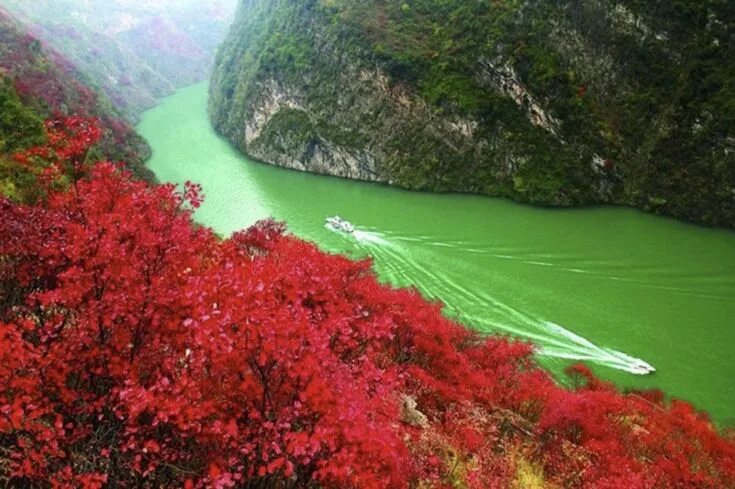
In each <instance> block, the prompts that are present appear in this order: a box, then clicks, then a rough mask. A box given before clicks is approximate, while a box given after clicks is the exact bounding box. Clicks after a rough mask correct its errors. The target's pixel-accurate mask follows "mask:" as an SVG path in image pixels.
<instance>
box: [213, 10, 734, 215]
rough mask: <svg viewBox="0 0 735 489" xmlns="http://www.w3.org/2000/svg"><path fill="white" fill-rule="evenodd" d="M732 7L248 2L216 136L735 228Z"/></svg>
mask: <svg viewBox="0 0 735 489" xmlns="http://www.w3.org/2000/svg"><path fill="white" fill-rule="evenodd" d="M734 33H735V5H734V4H732V3H731V2H725V1H722V0H709V1H705V2H700V1H693V0H680V1H677V2H674V3H671V2H643V1H638V0H623V1H612V0H584V1H582V0H563V1H560V2H544V1H538V0H537V1H520V0H513V1H503V2H485V1H479V0H477V1H459V0H449V1H448V0H413V1H406V2H403V3H394V2H381V1H377V0H369V1H359V2H358V1H356V0H343V1H336V0H301V1H297V2H287V1H278V0H277V1H268V2H266V1H265V0H244V1H242V2H241V5H240V9H239V11H238V14H237V19H236V21H235V23H234V25H233V28H232V30H231V32H230V34H229V36H228V39H227V40H226V42H225V44H224V45H223V46H222V48H221V50H220V52H219V55H218V61H217V67H216V70H215V75H214V78H213V83H212V93H211V107H210V109H211V110H210V112H211V115H212V119H213V121H214V123H215V126H216V128H217V129H218V130H219V131H220V132H221V133H223V134H224V135H226V136H227V137H228V138H229V139H230V140H232V141H233V142H234V143H235V144H236V145H237V146H238V147H240V148H241V149H242V150H243V151H245V152H246V153H247V154H249V155H251V156H253V157H256V158H258V159H261V160H264V161H266V162H269V163H273V164H277V165H281V166H287V167H291V168H296V169H300V170H306V171H314V172H319V173H328V174H333V175H339V176H344V177H349V178H358V179H365V180H376V181H381V182H387V183H391V184H395V185H399V186H402V187H407V188H412V189H421V190H431V191H463V192H474V193H481V194H487V195H495V196H504V197H510V198H513V199H515V200H519V201H523V202H530V203H534V204H542V205H561V206H567V205H580V204H591V203H615V204H628V205H633V206H636V207H639V208H642V209H645V210H648V211H652V212H658V213H662V214H667V215H672V216H675V217H678V218H682V219H687V220H691V221H695V222H700V223H706V224H710V225H726V226H733V225H735V82H733V80H735V34H734Z"/></svg>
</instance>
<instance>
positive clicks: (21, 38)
mask: <svg viewBox="0 0 735 489" xmlns="http://www.w3.org/2000/svg"><path fill="white" fill-rule="evenodd" d="M86 81H87V77H85V76H84V75H82V74H81V73H80V72H79V71H78V70H76V68H75V67H74V66H72V65H71V63H69V62H68V61H67V60H66V59H65V58H64V57H63V56H62V55H61V54H59V53H58V52H56V51H54V50H52V49H49V48H48V47H45V46H44V45H43V44H42V43H41V41H39V40H38V39H36V38H35V37H34V36H33V35H31V34H29V33H28V32H27V30H26V27H25V26H23V25H21V24H19V23H18V22H17V21H16V20H15V19H13V18H12V17H11V16H10V14H9V13H8V12H6V11H4V10H2V9H0V108H1V109H2V110H1V111H0V189H2V191H3V193H5V194H6V195H11V196H14V197H18V198H21V197H22V196H23V193H24V192H25V190H28V189H27V188H25V190H24V187H26V184H28V185H30V182H26V181H25V179H26V178H27V177H29V175H26V174H25V173H24V172H23V171H20V170H19V168H17V166H16V165H15V164H14V163H13V162H11V161H9V160H10V159H11V156H12V154H13V153H16V152H18V151H20V150H22V149H26V148H29V147H32V146H35V145H38V144H41V143H43V142H44V141H45V130H44V121H46V120H47V119H55V118H64V117H66V116H83V117H93V118H96V119H98V120H99V124H100V127H101V130H102V134H101V141H100V144H99V145H97V146H96V147H95V148H94V150H93V153H94V154H93V155H90V156H92V157H94V158H104V159H108V160H111V161H125V162H127V164H128V166H129V167H130V168H131V169H132V170H133V171H134V172H135V173H136V174H137V175H138V176H140V177H144V178H150V177H151V174H150V172H148V170H147V169H145V167H144V166H143V161H144V160H145V159H146V158H147V156H148V154H149V151H150V150H149V148H148V145H147V144H146V143H145V141H144V140H143V139H142V138H141V137H140V136H138V135H137V134H136V133H135V131H134V130H133V128H132V127H131V126H130V125H129V124H128V123H127V122H126V121H125V120H124V118H123V115H122V114H121V113H120V112H119V111H117V110H116V109H115V108H114V107H113V105H112V104H111V102H110V101H109V100H108V99H107V98H106V97H105V96H104V95H102V94H99V93H97V92H96V91H94V90H93V89H91V88H89V87H88V86H87V85H86V84H85V82H86Z"/></svg>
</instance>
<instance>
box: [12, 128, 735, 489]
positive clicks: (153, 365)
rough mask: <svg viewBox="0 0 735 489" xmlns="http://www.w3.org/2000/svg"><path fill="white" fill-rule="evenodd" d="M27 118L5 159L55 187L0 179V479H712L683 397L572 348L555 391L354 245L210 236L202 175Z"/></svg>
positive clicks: (628, 483)
mask: <svg viewBox="0 0 735 489" xmlns="http://www.w3.org/2000/svg"><path fill="white" fill-rule="evenodd" d="M48 132H49V134H48V139H49V141H50V146H48V147H40V148H37V149H35V150H33V151H32V152H31V153H32V154H29V155H26V156H28V157H34V158H37V159H41V160H43V159H44V158H47V157H48V158H50V160H49V161H48V162H47V163H49V164H50V165H52V166H53V167H56V168H67V169H71V170H72V174H70V175H69V177H70V184H69V185H66V186H64V187H61V188H59V187H55V186H51V187H50V188H48V193H47V195H46V197H47V198H46V199H42V200H40V201H38V202H37V203H36V205H33V206H29V205H21V204H18V203H14V202H11V201H8V200H7V199H5V198H3V197H1V196H0V215H2V217H3V218H2V219H0V379H2V382H0V485H2V486H3V487H31V488H34V487H47V486H51V487H63V488H72V487H75V488H76V487H84V488H93V489H98V488H102V487H144V488H147V487H151V488H153V487H162V488H169V487H183V488H185V489H194V488H196V489H204V488H258V489H297V488H317V487H318V488H322V489H345V488H350V489H411V488H415V489H456V488H462V489H509V488H510V489H516V488H517V489H521V488H523V489H528V488H539V489H540V488H546V489H561V488H564V489H585V488H596V489H618V488H626V489H658V488H662V489H663V488H698V489H721V488H729V487H733V486H735V440H733V437H732V436H733V434H732V433H727V432H723V433H720V432H718V431H717V429H716V427H714V426H713V424H712V423H711V422H710V420H709V419H708V417H707V415H706V414H704V413H700V412H697V411H696V410H695V409H694V408H692V407H691V406H690V405H688V404H687V403H685V402H682V401H668V400H666V399H665V397H664V395H663V394H662V393H660V392H654V391H649V392H628V393H621V392H619V391H618V390H617V389H616V388H615V387H614V386H612V385H611V384H607V383H605V382H602V381H600V380H598V379H596V378H595V377H594V376H593V375H592V374H591V372H590V371H589V370H587V369H586V368H585V367H583V366H575V367H573V368H571V369H569V371H568V373H569V374H570V376H571V378H572V380H573V384H574V386H575V388H574V389H572V390H567V389H564V388H562V387H560V386H559V385H558V384H557V383H556V382H555V381H554V380H553V379H552V378H551V376H550V375H549V374H548V373H547V372H545V371H543V370H542V369H541V368H540V367H539V366H538V365H537V364H536V363H535V361H534V359H533V357H532V354H533V347H532V346H531V345H529V344H525V343H518V342H514V341H511V340H509V339H508V338H504V337H492V336H491V337H488V336H480V335H478V334H477V333H473V332H471V331H470V330H468V329H465V328H463V327H462V326H460V325H459V324H457V323H455V322H453V321H451V320H449V319H447V318H446V317H445V316H444V315H443V314H442V309H441V306H440V305H439V304H437V303H430V302H427V301H426V300H424V299H423V298H422V297H421V296H420V295H419V293H418V292H417V290H416V289H394V288H392V287H390V286H388V285H385V284H380V282H379V281H378V278H377V277H376V276H375V274H374V273H373V272H372V270H371V264H370V262H369V261H361V262H355V261H351V260H350V259H348V258H346V257H343V256H339V255H335V254H328V253H324V252H322V251H320V250H319V249H317V247H316V246H314V245H313V244H311V243H307V242H305V241H302V240H300V239H298V238H296V237H293V236H290V235H288V234H285V230H284V226H283V225H280V224H277V223H274V222H272V221H265V222H260V223H258V224H257V225H255V226H253V227H252V228H250V229H247V230H243V231H241V232H237V233H235V234H233V235H232V236H231V237H230V238H229V239H221V238H219V237H217V236H216V235H215V233H214V232H213V231H212V230H211V229H209V228H206V227H203V226H201V225H196V224H194V223H193V221H192V212H193V210H194V209H196V208H197V207H198V206H199V205H200V204H201V202H202V197H201V187H199V186H197V185H194V184H191V183H187V184H186V185H185V186H184V187H183V189H181V191H180V192H177V190H176V188H175V187H174V186H173V185H165V186H150V185H148V184H146V183H145V182H142V181H139V180H132V179H131V178H130V175H129V174H127V173H126V172H120V171H118V170H117V169H116V168H114V167H113V166H111V165H110V164H105V163H100V164H96V165H89V166H85V165H80V164H79V163H80V161H82V159H83V158H85V155H87V154H88V151H89V149H90V148H91V145H93V144H94V143H95V140H96V137H97V135H98V131H96V129H95V128H94V126H93V124H89V123H88V122H86V121H79V120H73V121H72V124H71V125H66V124H64V123H56V124H54V125H52V126H51V127H49V131H48ZM48 150H50V151H48ZM41 177H42V178H39V181H38V182H37V183H38V185H39V186H44V184H45V183H47V181H46V179H45V175H41Z"/></svg>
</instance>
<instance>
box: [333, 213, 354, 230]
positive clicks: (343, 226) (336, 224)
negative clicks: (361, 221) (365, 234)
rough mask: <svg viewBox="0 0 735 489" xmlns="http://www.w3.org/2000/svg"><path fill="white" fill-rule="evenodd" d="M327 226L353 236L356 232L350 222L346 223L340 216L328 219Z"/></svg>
mask: <svg viewBox="0 0 735 489" xmlns="http://www.w3.org/2000/svg"><path fill="white" fill-rule="evenodd" d="M327 226H329V227H330V228H331V229H333V230H335V231H339V232H341V233H347V234H352V233H353V232H355V226H353V225H352V223H350V221H345V220H344V219H342V218H341V217H339V216H334V217H328V218H327Z"/></svg>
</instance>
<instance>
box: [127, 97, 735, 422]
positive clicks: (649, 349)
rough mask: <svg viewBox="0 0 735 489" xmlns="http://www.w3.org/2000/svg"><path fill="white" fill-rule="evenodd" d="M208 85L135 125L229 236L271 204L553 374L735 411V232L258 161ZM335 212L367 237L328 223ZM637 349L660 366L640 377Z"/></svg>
mask: <svg viewBox="0 0 735 489" xmlns="http://www.w3.org/2000/svg"><path fill="white" fill-rule="evenodd" d="M206 97H207V86H206V84H200V85H196V86H193V87H190V88H187V89H184V90H181V91H179V92H178V93H177V94H175V95H173V96H172V97H170V98H168V99H166V100H164V102H163V103H162V104H161V105H160V106H159V107H157V108H155V109H153V110H151V111H149V112H147V113H146V114H145V115H144V117H143V120H142V122H141V124H140V126H139V128H138V129H139V131H140V133H141V134H142V135H143V136H145V137H146V138H147V139H148V141H149V142H150V143H151V146H152V147H153V151H154V153H153V159H152V160H151V161H150V167H151V169H152V170H153V171H155V173H156V174H157V175H158V177H159V178H160V179H161V180H162V181H167V182H184V181H186V180H192V181H196V182H199V183H201V184H202V185H203V187H204V192H205V194H206V197H207V199H206V202H205V204H204V206H203V207H202V208H201V210H200V211H199V212H198V214H197V219H198V220H199V221H201V222H202V223H205V224H207V225H209V226H211V227H213V228H214V229H215V230H217V231H218V232H220V233H222V234H224V235H228V234H229V233H231V232H232V231H235V230H238V229H241V228H243V227H246V226H248V225H250V224H252V223H253V222H255V221H256V220H258V219H261V218H265V217H268V216H273V217H275V218H276V219H279V220H283V221H286V222H287V223H288V225H289V228H290V230H291V231H292V232H294V233H296V234H297V235H299V236H301V237H304V238H306V239H309V240H313V241H315V242H317V243H319V245H320V246H321V247H323V248H324V249H327V250H330V251H338V252H343V253H347V254H349V255H352V256H356V257H357V256H366V255H370V256H372V257H373V258H374V260H375V268H376V269H377V271H378V273H379V275H380V277H381V278H382V279H383V280H386V281H389V282H392V283H394V284H398V285H416V286H417V287H418V288H419V289H420V290H421V291H422V292H423V293H424V294H425V295H427V296H429V297H435V298H440V299H442V300H443V301H444V302H445V303H446V304H447V305H448V310H449V312H450V313H451V314H456V315H457V316H458V317H459V318H460V319H461V320H462V321H463V322H464V323H465V324H466V325H468V326H470V327H473V328H477V329H479V330H482V331H494V332H501V333H507V334H511V335H517V336H520V337H524V338H529V339H532V340H534V341H535V342H536V343H537V344H538V345H539V346H540V352H539V355H538V357H539V359H540V361H541V362H542V363H544V364H545V365H547V366H548V367H549V368H551V369H552V370H554V371H556V372H558V371H559V370H560V369H561V368H563V367H564V366H565V365H567V364H568V363H569V362H570V361H573V360H575V359H576V360H587V361H588V362H589V364H590V365H591V366H592V367H593V368H594V370H595V371H596V372H597V373H598V374H600V375H601V376H603V377H605V378H608V379H611V380H614V381H615V382H617V383H618V384H619V385H622V386H625V387H637V388H640V387H658V388H662V389H664V390H666V391H667V392H668V393H670V394H671V395H673V396H676V397H680V398H684V399H687V400H689V401H692V402H693V403H695V404H696V405H697V406H698V407H701V408H703V409H707V410H708V411H710V412H711V413H712V414H713V416H714V417H715V418H716V419H717V420H719V421H723V422H727V421H730V420H732V419H733V418H734V417H735V412H734V410H733V406H735V382H733V375H735V352H733V346H735V321H734V320H735V233H732V232H729V231H723V230H712V229H705V228H701V227H696V226H692V225H687V224H683V223H679V222H676V221H673V220H669V219H664V218H658V217H654V216H650V215H646V214H642V213H639V212H636V211H633V210H630V209H622V208H596V209H584V210H550V209H539V208H532V207H526V206H523V205H518V204H514V203H511V202H506V201H503V200H496V199H488V198H481V197H473V196H462V195H432V194H423V193H414V192H406V191H401V190H397V189H393V188H388V187H385V186H380V185H371V184H366V183H358V182H352V181H346V180H340V179H336V178H329V177H323V176H315V175H309V174H304V173H299V172H294V171H289V170H283V169H279V168H275V167H271V166H268V165H263V164H259V163H254V162H252V161H249V160H248V159H247V158H245V157H243V156H242V155H241V154H239V153H238V152H237V151H235V150H234V149H232V148H231V147H230V146H229V145H228V144H227V142H226V141H224V140H222V139H221V138H219V137H218V136H217V135H216V134H215V133H214V132H213V130H212V129H211V128H210V125H209V123H208V119H207V115H206ZM335 214H339V215H340V216H342V217H344V218H346V219H349V220H350V221H351V222H353V223H354V224H355V226H356V227H357V230H358V231H357V232H356V233H355V235H354V236H345V235H341V234H338V233H335V232H333V231H330V230H328V229H327V228H326V227H325V226H324V219H325V218H326V217H327V216H332V215H335ZM635 359H641V360H643V361H645V362H648V363H649V364H651V365H653V366H654V367H656V369H657V372H656V373H655V374H653V375H649V376H639V375H633V374H631V373H629V372H628V371H626V369H630V368H631V366H632V365H633V364H634V362H635Z"/></svg>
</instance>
